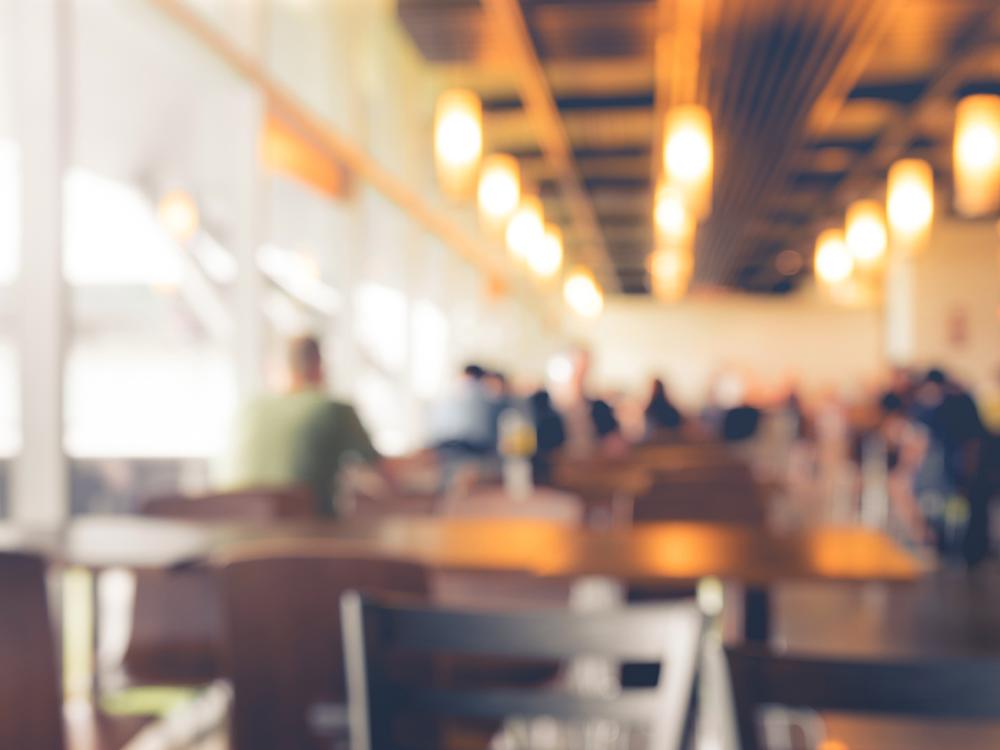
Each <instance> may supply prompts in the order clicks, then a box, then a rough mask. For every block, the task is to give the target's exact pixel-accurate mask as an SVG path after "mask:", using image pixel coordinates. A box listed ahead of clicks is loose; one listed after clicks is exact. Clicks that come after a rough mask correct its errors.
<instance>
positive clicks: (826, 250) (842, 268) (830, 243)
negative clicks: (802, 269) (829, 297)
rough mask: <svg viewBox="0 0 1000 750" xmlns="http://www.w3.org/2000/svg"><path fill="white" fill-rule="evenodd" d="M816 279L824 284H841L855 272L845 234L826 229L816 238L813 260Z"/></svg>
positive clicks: (837, 230)
mask: <svg viewBox="0 0 1000 750" xmlns="http://www.w3.org/2000/svg"><path fill="white" fill-rule="evenodd" d="M813 263H814V269H815V271H816V278H817V279H819V280H820V281H821V282H823V283H824V284H831V285H835V284H840V283H842V282H844V281H847V279H849V278H850V276H851V273H852V272H853V271H854V259H853V258H852V257H851V253H850V251H848V249H847V244H846V243H845V242H844V233H843V232H842V231H841V230H839V229H825V230H824V231H822V232H820V234H819V237H817V238H816V255H815V257H814V259H813Z"/></svg>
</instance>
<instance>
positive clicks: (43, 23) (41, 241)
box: [11, 0, 69, 525]
mask: <svg viewBox="0 0 1000 750" xmlns="http://www.w3.org/2000/svg"><path fill="white" fill-rule="evenodd" d="M17 10H18V19H19V20H18V23H19V25H20V28H19V30H18V34H17V38H18V41H19V46H18V50H17V56H18V75H17V84H18V85H17V92H16V97H17V99H16V101H17V105H16V106H17V111H18V115H19V118H20V120H19V122H18V132H19V135H20V143H21V276H20V281H19V294H20V314H19V316H18V326H19V328H18V331H19V342H18V343H19V348H20V368H21V422H22V435H23V443H22V447H21V455H20V457H19V459H18V461H17V463H16V465H15V467H14V476H13V492H12V506H11V511H12V516H13V518H14V519H15V520H16V521H19V522H23V523H31V524H37V525H54V524H57V523H59V521H60V520H62V519H63V518H65V516H66V515H67V510H68V470H67V461H66V455H65V453H64V451H63V362H64V358H65V347H66V336H67V325H66V321H67V302H68V291H67V288H66V286H65V283H64V280H63V272H62V245H63V216H62V209H63V204H62V180H63V171H64V167H65V164H66V155H67V140H68V115H69V112H68V109H69V97H68V95H67V84H68V75H67V70H68V64H67V63H68V59H67V58H68V57H69V49H68V39H69V34H68V23H69V19H68V17H67V16H68V3H66V2H63V1H62V0H18V6H17Z"/></svg>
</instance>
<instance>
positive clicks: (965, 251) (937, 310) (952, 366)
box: [887, 219, 1000, 392]
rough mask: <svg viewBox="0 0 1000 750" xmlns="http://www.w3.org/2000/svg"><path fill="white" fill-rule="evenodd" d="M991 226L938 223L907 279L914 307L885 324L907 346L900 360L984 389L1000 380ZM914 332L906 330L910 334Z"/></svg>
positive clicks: (998, 291) (904, 271) (999, 312)
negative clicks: (933, 368)
mask: <svg viewBox="0 0 1000 750" xmlns="http://www.w3.org/2000/svg"><path fill="white" fill-rule="evenodd" d="M998 245H1000V240H998V236H997V230H996V227H995V226H994V223H993V222H992V221H975V222H971V221H964V222H963V221H957V220H954V219H943V220H939V221H938V222H937V225H936V226H935V228H934V232H933V233H932V235H931V239H930V243H929V246H928V248H927V250H926V251H925V252H924V253H922V254H921V255H918V256H917V257H915V258H914V259H913V260H912V261H911V263H910V268H905V267H903V268H899V269H896V273H897V274H900V275H906V276H908V278H907V279H906V280H905V282H904V284H905V285H906V286H908V287H909V289H910V290H911V291H912V296H911V298H910V300H909V301H910V304H909V305H906V306H904V307H903V308H902V309H900V310H896V311H894V312H895V314H894V315H892V316H890V318H889V320H888V321H887V324H888V335H889V336H892V335H893V331H894V326H895V328H896V329H898V330H900V331H901V334H902V335H901V338H902V339H903V341H902V342H901V345H900V346H899V347H898V351H897V352H896V356H895V357H894V358H896V359H899V360H900V361H902V362H904V363H906V364H912V365H917V366H921V367H923V366H931V365H941V366H944V367H946V368H947V369H948V370H949V371H951V372H953V373H954V374H955V375H956V376H958V377H960V378H961V379H963V380H964V381H966V382H967V383H968V384H969V385H971V386H972V387H973V388H974V389H976V390H977V391H979V392H986V391H988V390H989V389H991V388H993V387H995V384H996V381H997V378H998V376H1000V252H998ZM907 332H908V333H907Z"/></svg>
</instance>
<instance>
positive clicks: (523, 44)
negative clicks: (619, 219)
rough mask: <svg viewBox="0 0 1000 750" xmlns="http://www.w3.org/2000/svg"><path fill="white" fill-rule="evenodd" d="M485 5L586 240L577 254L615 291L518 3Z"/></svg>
mask: <svg viewBox="0 0 1000 750" xmlns="http://www.w3.org/2000/svg"><path fill="white" fill-rule="evenodd" d="M483 7H484V9H485V10H486V12H487V14H488V18H489V23H490V25H491V26H492V27H493V28H494V29H495V30H496V32H497V34H498V36H499V37H500V38H501V39H502V40H503V44H504V46H505V47H506V48H507V51H508V53H509V59H510V62H511V65H512V67H513V68H514V70H515V71H516V73H517V79H518V86H519V90H520V94H521V99H522V101H523V102H524V108H525V111H526V113H527V115H528V117H529V119H530V120H531V122H532V125H533V127H534V128H535V129H536V132H537V135H538V140H539V145H540V146H541V149H542V152H543V153H544V154H545V158H546V159H547V160H548V161H549V162H550V164H551V166H552V172H553V174H555V175H557V176H558V179H559V184H560V189H561V192H562V195H563V197H564V199H565V201H566V203H567V206H568V209H569V212H570V216H571V217H572V219H573V224H574V225H575V228H576V230H577V231H578V232H579V233H580V234H581V235H583V236H585V237H588V238H589V240H588V241H587V242H586V243H585V244H582V245H580V246H579V247H578V248H576V250H578V252H579V254H580V255H581V256H582V260H584V261H585V262H586V263H587V264H588V265H589V266H590V267H591V269H592V270H593V271H594V273H595V275H596V276H597V278H598V279H599V280H600V281H601V283H602V284H603V286H604V288H605V289H606V290H608V291H610V292H616V291H619V284H618V278H617V275H616V274H615V272H614V265H613V263H612V262H611V258H610V256H609V254H608V249H607V246H606V244H605V241H604V236H603V233H602V231H601V226H600V223H599V222H598V220H597V214H596V212H595V210H594V206H593V204H592V203H591V201H590V196H589V195H588V194H587V191H586V190H585V189H584V187H583V182H582V180H581V179H580V174H579V171H578V169H577V166H576V163H575V161H574V158H573V148H572V145H571V143H570V139H569V135H568V133H567V131H566V126H565V123H564V122H563V120H562V117H561V116H560V114H559V109H558V107H557V106H556V102H555V98H554V97H553V94H552V88H551V87H550V85H549V82H548V80H547V79H546V76H545V71H544V69H543V68H542V65H541V62H540V61H539V59H538V52H537V50H536V49H535V44H534V41H532V38H531V34H530V32H529V31H528V25H527V22H526V21H525V18H524V12H523V11H522V10H521V4H520V3H519V2H518V0H483Z"/></svg>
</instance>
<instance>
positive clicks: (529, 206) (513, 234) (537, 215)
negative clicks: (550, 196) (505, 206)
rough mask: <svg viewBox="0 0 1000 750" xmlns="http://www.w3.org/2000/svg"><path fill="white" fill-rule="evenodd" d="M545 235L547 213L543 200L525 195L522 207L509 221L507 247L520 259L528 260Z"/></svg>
mask: <svg viewBox="0 0 1000 750" xmlns="http://www.w3.org/2000/svg"><path fill="white" fill-rule="evenodd" d="M544 236H545V215H544V213H543V211H542V201H541V200H540V199H539V198H538V197H537V196H534V195H529V196H525V198H524V199H523V200H522V201H521V205H520V207H519V208H518V209H517V210H516V211H515V212H514V214H513V216H511V217H510V221H509V222H507V232H506V240H507V249H508V250H509V251H510V253H511V255H513V256H514V257H515V258H518V259H519V260H523V261H527V260H528V259H529V258H530V257H531V253H532V250H534V248H535V247H536V246H537V245H538V244H540V243H541V242H542V241H543V238H544Z"/></svg>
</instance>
